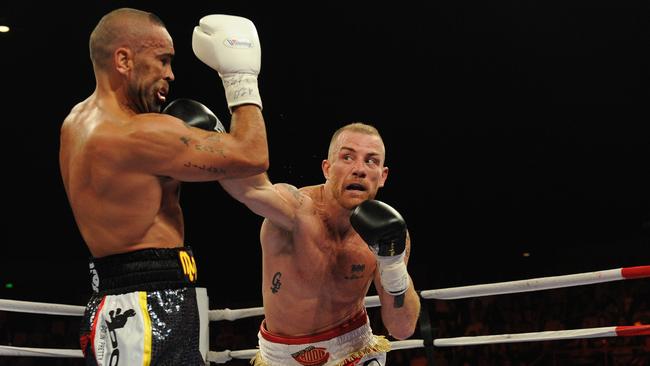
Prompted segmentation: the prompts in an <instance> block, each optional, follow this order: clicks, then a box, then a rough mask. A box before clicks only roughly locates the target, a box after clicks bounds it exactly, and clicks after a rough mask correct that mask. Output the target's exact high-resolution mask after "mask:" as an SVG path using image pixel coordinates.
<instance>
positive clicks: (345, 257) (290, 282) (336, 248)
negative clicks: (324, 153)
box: [261, 187, 376, 336]
mask: <svg viewBox="0 0 650 366" xmlns="http://www.w3.org/2000/svg"><path fill="white" fill-rule="evenodd" d="M301 192H302V193H304V194H305V195H307V196H309V197H311V199H305V200H304V201H303V204H302V206H301V207H300V208H299V209H298V212H297V217H296V227H295V228H294V230H293V232H291V233H290V232H287V231H285V230H282V229H280V228H278V227H277V226H275V225H273V224H272V223H270V222H269V221H268V220H266V221H265V222H264V224H263V226H262V233H261V241H262V250H263V281H262V286H263V288H262V292H263V297H264V307H265V319H266V326H267V328H268V329H269V331H271V332H273V333H276V334H280V335H285V336H300V335H309V334H314V333H317V332H319V331H322V330H326V329H329V328H332V327H334V326H336V325H339V324H340V323H342V322H344V321H345V320H346V319H348V318H349V317H351V316H353V315H355V314H356V313H357V312H359V311H360V310H361V309H362V308H363V306H364V298H365V295H366V293H367V291H368V289H369V287H370V283H371V281H372V279H373V278H374V277H373V276H374V272H375V267H376V260H375V258H374V255H373V254H372V252H371V251H370V250H369V249H368V246H367V245H366V244H365V243H364V242H363V241H362V240H361V238H360V237H359V236H358V235H356V233H355V232H354V230H353V229H352V228H350V229H349V231H347V232H346V233H344V234H343V235H341V234H340V233H336V232H334V231H333V230H332V229H331V227H330V225H329V224H328V219H327V218H325V217H324V214H323V212H322V211H321V210H320V209H319V201H320V200H321V198H320V194H319V192H320V187H308V188H303V189H302V190H301Z"/></svg>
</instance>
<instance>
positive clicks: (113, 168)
mask: <svg viewBox="0 0 650 366" xmlns="http://www.w3.org/2000/svg"><path fill="white" fill-rule="evenodd" d="M116 21H117V22H121V23H120V24H119V27H120V28H119V29H121V30H124V33H125V34H127V36H124V37H123V39H120V40H118V41H119V42H118V41H116V43H115V47H114V49H112V50H111V53H110V54H108V55H107V56H106V57H105V58H104V59H101V60H93V61H94V62H93V66H94V69H95V77H96V80H97V85H96V89H95V91H94V92H93V94H92V95H90V96H89V97H88V98H87V99H86V100H84V101H82V102H81V103H79V104H77V105H76V106H75V107H74V108H73V109H72V110H71V112H70V114H69V115H68V116H67V117H66V118H65V120H64V122H63V125H62V127H61V136H60V151H59V162H60V170H61V175H62V178H63V183H64V186H65V190H66V194H67V196H68V199H69V202H70V206H71V208H72V211H73V213H74V217H75V220H76V222H77V225H78V227H79V230H80V232H81V234H82V236H83V238H84V240H85V242H86V244H87V245H88V248H89V250H90V252H91V254H92V255H93V256H94V257H103V256H106V255H111V254H117V253H124V252H129V251H133V250H137V249H143V248H171V247H179V246H183V240H184V232H183V214H182V211H181V207H180V204H179V190H180V182H181V181H213V180H217V179H221V178H237V177H245V176H250V175H252V174H259V173H261V172H264V171H265V170H266V169H267V168H268V151H267V144H266V132H265V127H264V121H263V117H262V114H261V111H260V109H259V108H258V107H257V106H254V105H250V104H248V105H242V106H238V107H236V108H235V109H234V110H233V115H232V120H231V125H230V127H231V130H230V133H227V134H226V133H224V134H219V133H216V132H211V131H203V130H201V129H198V128H194V127H189V126H187V125H186V124H185V123H183V121H181V120H180V119H178V118H176V117H172V116H169V115H166V114H160V113H159V112H160V109H161V106H162V105H163V103H164V102H165V100H166V95H167V93H168V92H169V84H170V82H171V81H173V80H174V74H173V72H172V69H171V61H172V58H173V56H174V47H173V43H172V39H171V37H170V35H169V34H168V32H167V30H166V29H165V28H164V27H163V26H162V25H159V24H154V23H152V22H150V21H148V20H147V18H144V19H143V18H142V17H136V16H131V15H128V14H127V15H124V16H123V17H122V18H119V19H117V20H116ZM127 30H134V31H133V32H135V33H137V35H138V36H137V37H135V36H132V37H129V36H128V34H130V33H129V32H127Z"/></svg>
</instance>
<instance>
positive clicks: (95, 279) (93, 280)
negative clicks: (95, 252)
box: [89, 262, 99, 292]
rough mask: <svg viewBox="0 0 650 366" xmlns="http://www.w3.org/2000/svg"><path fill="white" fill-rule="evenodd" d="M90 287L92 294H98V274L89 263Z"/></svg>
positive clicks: (93, 265)
mask: <svg viewBox="0 0 650 366" xmlns="http://www.w3.org/2000/svg"><path fill="white" fill-rule="evenodd" d="M89 266H90V277H91V280H90V285H91V286H92V287H93V292H99V273H97V270H96V269H95V263H93V262H90V263H89Z"/></svg>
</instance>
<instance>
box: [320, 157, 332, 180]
mask: <svg viewBox="0 0 650 366" xmlns="http://www.w3.org/2000/svg"><path fill="white" fill-rule="evenodd" d="M331 166H332V165H331V164H330V162H329V160H327V159H325V160H323V162H322V163H321V164H320V167H321V169H322V170H323V176H324V177H325V179H326V180H327V179H329V178H330V167H331Z"/></svg>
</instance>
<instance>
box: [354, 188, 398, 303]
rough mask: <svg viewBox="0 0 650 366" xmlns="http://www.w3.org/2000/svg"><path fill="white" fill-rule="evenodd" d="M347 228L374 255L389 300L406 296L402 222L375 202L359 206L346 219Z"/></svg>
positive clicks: (387, 208) (386, 207)
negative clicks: (347, 219)
mask: <svg viewBox="0 0 650 366" xmlns="http://www.w3.org/2000/svg"><path fill="white" fill-rule="evenodd" d="M350 224H352V227H353V228H354V230H356V231H357V233H358V234H359V236H361V238H362V239H363V240H364V241H365V242H366V243H367V244H368V246H369V247H370V250H372V252H373V253H375V257H376V258H377V264H378V267H379V274H380V277H381V284H382V286H383V287H384V290H385V291H386V292H388V293H389V294H391V295H393V296H398V295H401V294H403V293H405V292H406V290H407V289H408V287H409V279H408V272H407V270H406V264H405V263H404V256H405V255H406V251H405V249H406V222H405V221H404V218H402V215H400V213H399V212H397V210H395V209H394V208H392V207H390V206H389V205H387V204H385V203H384V202H381V201H377V200H367V201H364V202H362V203H361V204H359V206H357V207H356V208H355V209H354V210H353V211H352V214H351V215H350Z"/></svg>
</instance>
